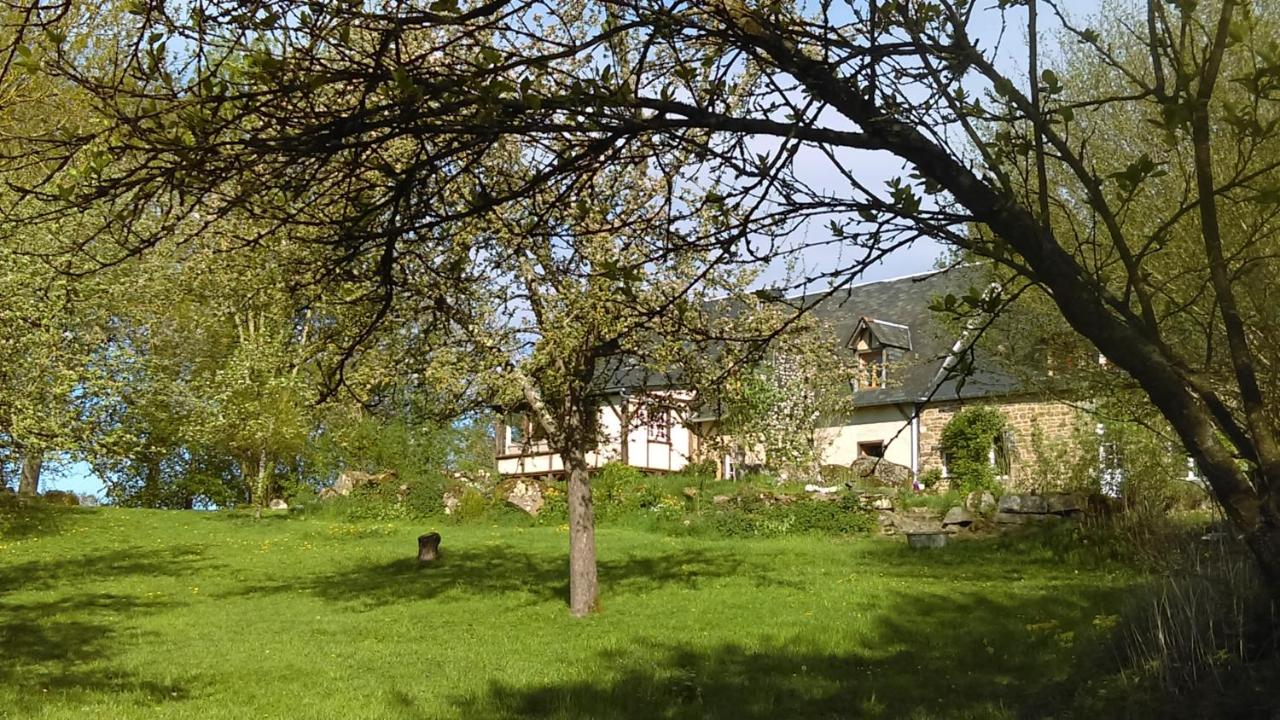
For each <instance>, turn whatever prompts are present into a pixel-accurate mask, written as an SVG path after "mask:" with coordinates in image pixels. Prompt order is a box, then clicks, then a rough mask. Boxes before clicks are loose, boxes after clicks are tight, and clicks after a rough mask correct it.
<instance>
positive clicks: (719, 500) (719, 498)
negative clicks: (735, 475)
mask: <svg viewBox="0 0 1280 720" xmlns="http://www.w3.org/2000/svg"><path fill="white" fill-rule="evenodd" d="M731 500H733V498H732V497H730V496H728V495H716V496H715V497H713V498H711V504H713V505H724V504H725V503H728V502H730V501H731Z"/></svg>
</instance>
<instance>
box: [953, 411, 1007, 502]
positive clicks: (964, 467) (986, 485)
mask: <svg viewBox="0 0 1280 720" xmlns="http://www.w3.org/2000/svg"><path fill="white" fill-rule="evenodd" d="M1007 427H1008V423H1007V421H1006V420H1005V417H1004V413H1002V412H1000V411H999V410H997V409H996V408H993V407H969V408H965V409H964V410H961V411H960V412H958V413H956V414H955V416H954V417H952V418H951V420H949V421H948V422H947V424H946V425H945V426H944V427H943V428H942V438H941V445H942V453H943V456H944V457H946V459H947V469H948V470H949V471H950V475H951V487H953V488H955V489H956V490H959V491H960V492H961V493H965V494H968V493H971V492H973V491H975V490H988V491H991V492H993V493H994V492H999V491H1000V485H999V483H997V482H996V471H995V468H994V467H992V465H991V451H992V448H994V447H996V442H997V441H998V440H999V439H1000V437H1001V436H1002V435H1003V434H1004V432H1005V430H1006V428H1007Z"/></svg>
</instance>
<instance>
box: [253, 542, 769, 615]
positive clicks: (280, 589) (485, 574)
mask: <svg viewBox="0 0 1280 720" xmlns="http://www.w3.org/2000/svg"><path fill="white" fill-rule="evenodd" d="M598 572H599V575H600V584H601V587H604V588H608V592H609V594H610V595H617V594H625V593H630V592H643V591H648V590H652V589H654V588H656V587H659V586H664V585H680V586H684V587H688V588H696V587H697V586H698V585H699V583H701V582H702V581H704V580H707V579H712V578H722V577H729V576H735V577H746V578H751V579H752V580H754V581H755V582H756V583H757V584H758V585H760V586H779V587H780V586H789V585H791V583H789V582H788V581H786V580H784V579H781V578H778V577H775V576H773V575H772V574H770V573H769V572H768V571H767V569H765V568H763V567H760V566H757V565H753V564H752V563H750V562H747V561H744V560H743V559H742V558H741V557H738V556H735V555H733V554H731V553H730V552H727V551H725V552H715V551H705V550H681V551H679V552H676V551H669V552H663V553H660V554H643V555H641V554H631V555H628V556H626V557H624V558H620V559H602V560H600V562H599V563H598ZM298 590H303V591H308V592H311V593H313V594H315V595H317V596H318V597H321V598H323V599H325V600H330V601H334V602H350V603H356V604H360V605H362V606H365V607H368V608H377V607H381V606H384V605H386V604H388V603H393V602H402V601H415V600H426V599H432V598H437V597H440V596H442V595H446V594H449V595H458V596H460V597H461V598H463V599H465V598H467V597H471V596H475V595H501V594H508V593H511V594H527V595H529V596H532V598H533V601H535V602H542V601H546V600H556V601H563V602H567V601H568V596H569V586H568V558H567V557H566V556H564V555H559V554H550V553H533V552H529V551H525V550H521V549H519V548H516V547H514V546H512V545H508V544H497V545H486V546H483V547H467V548H451V549H449V550H447V551H445V552H444V553H443V554H442V556H441V558H440V559H439V560H437V561H436V562H435V563H432V564H431V565H428V566H426V567H422V568H419V567H418V564H417V561H416V560H414V559H412V558H409V559H404V560H393V561H390V562H382V563H377V564H373V565H360V566H355V567H351V568H349V569H347V570H344V571H340V572H336V573H329V574H325V575H321V576H317V577H312V578H303V579H291V580H288V581H283V582H280V583H275V584H271V585H261V586H257V587H252V588H249V589H247V590H245V591H243V592H241V593H237V595H257V594H263V593H293V592H297V591H298Z"/></svg>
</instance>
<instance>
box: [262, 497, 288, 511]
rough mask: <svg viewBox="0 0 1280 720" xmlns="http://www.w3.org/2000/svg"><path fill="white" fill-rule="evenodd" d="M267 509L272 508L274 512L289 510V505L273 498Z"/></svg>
mask: <svg viewBox="0 0 1280 720" xmlns="http://www.w3.org/2000/svg"><path fill="white" fill-rule="evenodd" d="M267 507H269V508H271V509H272V510H288V509H289V503H287V502H285V501H284V500H283V499H281V498H273V499H272V500H271V502H269V503H267Z"/></svg>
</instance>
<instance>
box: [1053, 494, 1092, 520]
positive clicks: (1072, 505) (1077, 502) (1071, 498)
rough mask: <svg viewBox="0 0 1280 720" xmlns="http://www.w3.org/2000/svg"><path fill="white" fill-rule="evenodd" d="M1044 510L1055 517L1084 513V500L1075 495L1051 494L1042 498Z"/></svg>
mask: <svg viewBox="0 0 1280 720" xmlns="http://www.w3.org/2000/svg"><path fill="white" fill-rule="evenodd" d="M1044 502H1045V508H1046V509H1047V510H1048V511H1049V512H1051V513H1054V514H1055V515H1073V514H1075V513H1081V512H1084V505H1085V499H1084V497H1082V496H1080V495H1077V494H1075V493H1051V494H1049V495H1045V496H1044Z"/></svg>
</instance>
